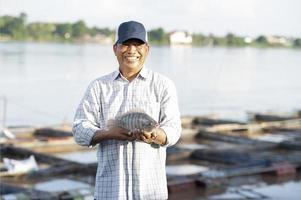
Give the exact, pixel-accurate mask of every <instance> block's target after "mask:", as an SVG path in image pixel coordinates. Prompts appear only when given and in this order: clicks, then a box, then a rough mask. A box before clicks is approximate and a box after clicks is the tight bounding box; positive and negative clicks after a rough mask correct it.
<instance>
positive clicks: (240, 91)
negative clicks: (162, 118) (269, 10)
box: [0, 42, 301, 126]
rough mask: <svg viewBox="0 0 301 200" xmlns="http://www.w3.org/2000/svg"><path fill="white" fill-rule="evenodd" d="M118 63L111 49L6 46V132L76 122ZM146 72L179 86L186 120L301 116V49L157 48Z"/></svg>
mask: <svg viewBox="0 0 301 200" xmlns="http://www.w3.org/2000/svg"><path fill="white" fill-rule="evenodd" d="M117 64H118V63H117V61H116V58H115V56H114V54H113V51H112V47H111V46H102V45H99V44H57V43H11V42H9V43H0V95H2V96H3V95H5V97H6V98H7V100H8V106H7V115H6V121H5V122H6V125H10V126H13V125H52V124H58V123H62V122H72V119H73V115H74V112H75V109H76V107H77V105H78V103H79V101H80V98H81V97H82V96H83V94H84V91H85V89H86V87H87V86H88V84H89V82H90V81H91V80H93V79H95V78H97V77H99V76H101V75H104V74H107V73H110V72H111V71H112V70H114V69H116V68H117V66H118V65H117ZM146 65H147V67H149V68H151V69H153V70H155V71H158V72H160V73H162V74H165V75H167V76H169V77H170V78H171V79H172V80H173V81H174V82H175V84H176V87H177V90H178V96H179V105H180V110H181V113H182V115H201V114H218V115H219V116H220V117H225V118H228V119H239V120H244V119H246V112H249V111H251V112H257V111H268V110H272V111H279V112H291V111H295V110H297V109H301V103H300V102H301V79H300V74H301V68H300V66H301V50H296V49H295V50H293V49H254V48H209V47H208V48H207V47H206V48H191V47H156V46H152V47H151V49H150V55H149V57H148V60H147V63H146ZM1 100H2V101H1ZM2 104H3V98H1V97H0V120H1V124H2V123H3V117H2V113H3V106H2Z"/></svg>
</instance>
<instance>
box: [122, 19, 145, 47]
mask: <svg viewBox="0 0 301 200" xmlns="http://www.w3.org/2000/svg"><path fill="white" fill-rule="evenodd" d="M129 39H138V40H141V41H143V42H144V43H147V32H146V30H145V28H144V26H143V24H141V23H139V22H136V21H128V22H123V23H122V24H120V25H119V27H118V30H117V34H116V44H122V43H123V42H125V41H126V40H129Z"/></svg>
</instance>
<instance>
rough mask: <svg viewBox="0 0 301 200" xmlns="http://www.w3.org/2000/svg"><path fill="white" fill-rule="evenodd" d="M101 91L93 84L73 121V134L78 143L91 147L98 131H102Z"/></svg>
mask: <svg viewBox="0 0 301 200" xmlns="http://www.w3.org/2000/svg"><path fill="white" fill-rule="evenodd" d="M99 94H100V89H99V87H98V86H97V83H96V82H92V83H91V84H90V85H89V87H88V89H87V91H86V93H85V95H84V97H83V99H82V100H81V102H80V104H79V106H78V108H77V110H76V113H75V117H74V121H73V128H72V133H73V136H74V139H75V141H76V143H78V144H79V145H82V146H89V145H90V144H91V141H92V138H93V136H94V134H95V132H96V131H97V130H100V125H99V119H100V111H101V106H100V98H99Z"/></svg>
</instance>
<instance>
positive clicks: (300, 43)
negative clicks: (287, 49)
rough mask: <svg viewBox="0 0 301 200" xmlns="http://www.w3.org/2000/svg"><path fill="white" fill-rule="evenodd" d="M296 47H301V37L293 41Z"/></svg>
mask: <svg viewBox="0 0 301 200" xmlns="http://www.w3.org/2000/svg"><path fill="white" fill-rule="evenodd" d="M293 46H294V47H301V38H297V39H295V40H294V42H293Z"/></svg>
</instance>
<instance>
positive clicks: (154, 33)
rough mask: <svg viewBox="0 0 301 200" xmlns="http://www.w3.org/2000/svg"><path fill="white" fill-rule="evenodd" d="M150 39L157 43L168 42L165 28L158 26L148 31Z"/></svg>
mask: <svg viewBox="0 0 301 200" xmlns="http://www.w3.org/2000/svg"><path fill="white" fill-rule="evenodd" d="M148 40H149V42H153V43H156V44H166V43H168V36H167V34H166V33H165V31H164V30H163V28H157V29H153V30H150V31H149V32H148Z"/></svg>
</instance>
